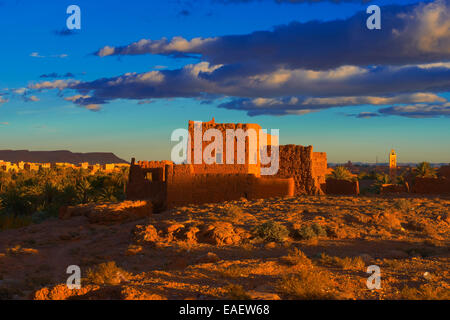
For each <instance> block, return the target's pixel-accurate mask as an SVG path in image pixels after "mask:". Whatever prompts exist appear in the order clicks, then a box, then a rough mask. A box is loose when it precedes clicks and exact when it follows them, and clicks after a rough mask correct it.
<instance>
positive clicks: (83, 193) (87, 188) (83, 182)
mask: <svg viewBox="0 0 450 320" xmlns="http://www.w3.org/2000/svg"><path fill="white" fill-rule="evenodd" d="M75 189H76V192H77V197H78V200H79V201H80V202H81V203H83V204H84V203H88V202H89V201H90V199H91V195H92V186H91V183H90V182H89V180H88V179H87V178H84V177H83V178H81V179H79V180H78V181H77V183H76V185H75Z"/></svg>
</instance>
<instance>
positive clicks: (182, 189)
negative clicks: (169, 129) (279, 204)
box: [166, 165, 294, 208]
mask: <svg viewBox="0 0 450 320" xmlns="http://www.w3.org/2000/svg"><path fill="white" fill-rule="evenodd" d="M188 167H189V165H181V166H178V165H177V166H174V167H173V169H174V170H173V175H172V176H170V175H169V176H168V179H167V201H166V206H167V207H168V208H172V207H175V206H180V205H186V204H191V203H194V204H201V203H215V202H222V201H229V200H238V199H240V198H247V199H259V198H270V197H283V196H292V195H293V194H294V181H293V179H264V178H259V177H256V176H255V175H252V174H194V175H192V174H189V169H188Z"/></svg>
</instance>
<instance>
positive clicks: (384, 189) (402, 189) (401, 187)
mask: <svg viewBox="0 0 450 320" xmlns="http://www.w3.org/2000/svg"><path fill="white" fill-rule="evenodd" d="M408 192H409V186H408V183H407V182H406V183H405V184H383V185H382V186H381V189H380V194H392V193H394V194H398V193H408Z"/></svg>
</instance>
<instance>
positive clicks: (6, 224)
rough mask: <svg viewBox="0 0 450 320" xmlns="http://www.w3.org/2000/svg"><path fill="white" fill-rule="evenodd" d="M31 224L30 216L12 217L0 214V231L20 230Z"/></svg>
mask: <svg viewBox="0 0 450 320" xmlns="http://www.w3.org/2000/svg"><path fill="white" fill-rule="evenodd" d="M32 222H33V221H32V217H31V216H14V215H12V214H1V213H0V230H7V229H17V228H22V227H26V226H28V225H30V224H31V223H32Z"/></svg>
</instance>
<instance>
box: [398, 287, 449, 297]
mask: <svg viewBox="0 0 450 320" xmlns="http://www.w3.org/2000/svg"><path fill="white" fill-rule="evenodd" d="M400 299H402V300H449V299H450V290H448V289H445V288H431V287H429V286H425V285H422V286H420V287H419V288H410V287H408V286H406V287H404V288H403V289H402V291H401V292H400Z"/></svg>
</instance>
